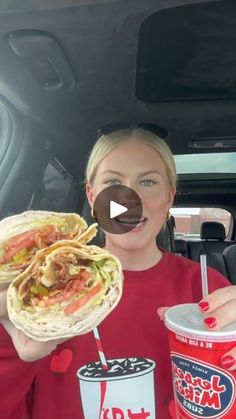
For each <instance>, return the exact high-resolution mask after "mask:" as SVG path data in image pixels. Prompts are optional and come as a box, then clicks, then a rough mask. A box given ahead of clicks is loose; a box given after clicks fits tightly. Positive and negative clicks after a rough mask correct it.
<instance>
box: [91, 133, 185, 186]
mask: <svg viewBox="0 0 236 419" xmlns="http://www.w3.org/2000/svg"><path fill="white" fill-rule="evenodd" d="M127 140H130V141H134V142H137V141H139V142H140V143H142V144H146V145H148V146H150V147H152V148H153V149H154V150H156V151H157V153H158V154H159V155H160V157H161V158H162V160H163V162H164V164H165V166H166V169H167V175H168V179H169V183H170V187H171V188H172V187H175V186H176V183H177V174H176V167H175V161H174V158H173V155H172V153H171V151H170V148H169V147H168V145H167V144H166V142H165V141H164V140H162V139H161V138H160V137H158V136H157V135H156V134H154V133H152V132H151V131H147V130H145V129H143V128H127V129H121V130H117V131H114V132H112V133H111V134H108V135H102V136H101V137H100V138H99V139H98V140H97V142H96V143H95V145H94V147H93V148H92V150H91V152H90V155H89V158H88V162H87V167H86V172H85V183H90V184H92V183H93V180H94V177H95V175H96V171H97V168H98V166H99V164H100V162H101V161H102V160H103V159H104V157H106V155H107V154H109V153H110V152H111V151H112V150H114V148H116V147H117V146H118V145H120V144H122V143H123V142H125V141H127Z"/></svg>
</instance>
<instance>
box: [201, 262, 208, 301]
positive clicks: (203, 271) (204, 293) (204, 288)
mask: <svg viewBox="0 0 236 419" xmlns="http://www.w3.org/2000/svg"><path fill="white" fill-rule="evenodd" d="M200 264H201V277H202V298H205V297H206V296H207V295H208V280H207V262H206V255H200Z"/></svg>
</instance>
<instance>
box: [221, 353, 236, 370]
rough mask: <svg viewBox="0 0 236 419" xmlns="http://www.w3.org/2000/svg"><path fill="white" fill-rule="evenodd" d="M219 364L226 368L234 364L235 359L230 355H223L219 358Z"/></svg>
mask: <svg viewBox="0 0 236 419" xmlns="http://www.w3.org/2000/svg"><path fill="white" fill-rule="evenodd" d="M220 365H221V366H222V368H225V369H226V370H228V369H230V368H232V367H234V366H235V359H234V358H233V357H232V356H231V355H225V356H223V357H222V358H221V360H220Z"/></svg>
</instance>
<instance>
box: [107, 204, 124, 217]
mask: <svg viewBox="0 0 236 419" xmlns="http://www.w3.org/2000/svg"><path fill="white" fill-rule="evenodd" d="M126 211H128V208H126V207H124V206H123V205H120V204H117V202H114V201H111V202H110V218H115V217H117V216H118V215H121V214H124V212H126Z"/></svg>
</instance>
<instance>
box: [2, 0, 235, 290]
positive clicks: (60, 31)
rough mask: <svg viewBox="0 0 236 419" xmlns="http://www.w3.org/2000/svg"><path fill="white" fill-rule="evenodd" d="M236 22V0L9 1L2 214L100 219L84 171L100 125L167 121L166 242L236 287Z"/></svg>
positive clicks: (5, 11)
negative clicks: (171, 188)
mask: <svg viewBox="0 0 236 419" xmlns="http://www.w3.org/2000/svg"><path fill="white" fill-rule="evenodd" d="M235 23H236V3H235V1H234V0H208V1H203V0H168V1H164V2H163V1H162V0H145V1H143V0H47V1H45V0H21V1H20V2H19V1H18V0H2V1H1V2H0V54H1V66H0V126H1V131H0V197H1V199H0V218H1V219H2V218H4V217H6V216H10V215H13V214H16V213H20V212H22V211H25V210H29V209H34V210H38V209H42V210H52V211H63V212H77V213H79V214H81V215H82V216H84V217H85V219H86V220H87V221H88V223H91V222H92V221H93V220H91V214H90V210H89V207H88V203H87V202H86V199H85V191H84V183H83V180H84V169H85V165H86V161H87V158H88V153H89V150H90V149H91V147H92V145H93V144H94V142H95V141H96V139H97V138H98V133H99V130H100V129H101V127H103V126H105V125H107V124H112V123H114V124H115V123H117V122H122V121H124V122H126V121H127V122H129V123H130V124H132V125H134V126H136V125H140V124H152V125H157V126H159V127H161V128H162V129H163V130H164V131H165V132H166V134H167V135H166V137H165V140H166V141H167V143H168V144H169V146H170V148H171V150H172V152H173V154H174V156H175V161H176V166H177V171H178V191H177V195H176V198H175V202H174V206H173V212H172V217H171V218H170V220H168V221H167V223H166V227H165V228H164V229H163V231H162V232H161V233H160V235H159V236H158V237H157V243H158V245H159V246H160V247H163V248H165V249H168V250H169V251H171V252H175V253H176V254H178V255H180V256H181V257H188V258H190V259H192V260H195V261H199V260H200V255H201V254H206V255H207V263H208V265H209V266H212V267H214V268H216V269H218V270H219V271H220V272H221V273H223V274H224V275H225V276H226V277H228V278H229V280H230V281H231V282H232V283H233V284H236V266H235V260H236V257H235V255H236V125H235V113H236V59H235V49H236V24H235ZM205 208H208V209H210V210H211V216H209V214H210V212H208V216H206V215H205V216H204V217H200V215H201V214H203V212H204V211H203V210H204V209H205ZM180 209H181V210H184V209H185V210H186V211H187V210H188V211H187V213H188V214H192V216H191V217H192V218H191V217H190V218H191V219H192V220H193V219H196V217H198V219H199V224H198V226H197V227H196V225H195V227H194V228H193V229H189V230H188V228H187V222H189V221H187V219H188V220H189V215H187V216H186V218H185V222H183V223H182V224H185V227H181V228H182V230H181V228H180V229H179V230H178V223H180V221H179V219H180V218H181V217H182V220H183V218H184V217H183V215H179V218H178V216H176V214H177V212H178V211H177V210H179V211H180ZM191 209H192V212H191ZM193 209H197V211H195V213H194V212H193ZM218 210H222V211H227V214H228V221H227V223H228V224H227V229H226V224H225V222H224V220H223V221H222V216H218V212H217V211H218ZM199 214H200V215H199ZM194 217H195V218H194ZM179 225H180V224H179ZM94 242H95V243H96V244H101V243H102V242H103V235H102V232H101V231H100V232H99V233H98V236H97V237H96V239H95V241H94Z"/></svg>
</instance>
